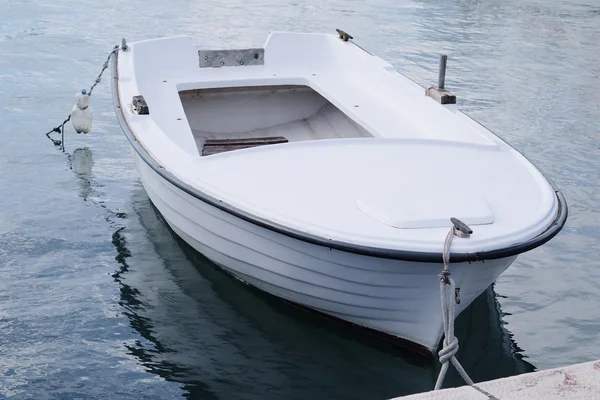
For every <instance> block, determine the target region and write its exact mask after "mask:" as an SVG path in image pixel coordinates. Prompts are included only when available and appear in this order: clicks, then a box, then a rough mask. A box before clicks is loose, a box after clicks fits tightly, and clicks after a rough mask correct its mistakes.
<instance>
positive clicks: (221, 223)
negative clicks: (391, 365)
mask: <svg viewBox="0 0 600 400" xmlns="http://www.w3.org/2000/svg"><path fill="white" fill-rule="evenodd" d="M113 98H114V103H115V111H116V114H117V118H118V120H119V122H120V124H121V127H122V129H123V132H124V133H125V135H126V137H127V138H128V139H129V141H130V143H131V145H132V147H133V149H134V157H135V165H136V168H137V170H138V172H139V175H140V177H141V181H142V183H143V186H144V188H145V190H146V192H147V194H148V196H149V197H150V199H151V201H152V202H153V203H154V205H155V206H156V207H157V209H158V210H159V211H160V213H161V214H162V215H163V217H164V218H165V220H166V221H167V222H168V224H169V225H170V227H171V228H172V229H173V231H174V232H175V233H176V234H177V235H179V236H180V237H181V238H182V239H183V240H185V241H186V242H187V243H189V244H190V245H191V246H192V247H194V248H195V249H196V250H198V251H199V252H201V253H202V254H204V255H205V256H206V257H208V258H209V259H210V260H212V261H214V262H215V263H216V264H218V265H219V266H221V267H222V268H224V269H225V270H226V271H228V272H230V273H231V274H232V275H234V276H236V277H237V278H239V279H241V280H243V281H245V282H246V283H248V284H250V285H253V286H255V287H257V288H259V289H262V290H264V291H266V292H268V293H270V294H273V295H276V296H278V297H281V298H283V299H285V300H287V301H291V302H293V303H296V304H299V305H302V306H305V307H307V308H309V309H311V310H315V311H318V312H321V313H323V314H326V315H328V316H332V317H336V318H339V319H342V320H344V321H348V322H350V323H353V324H357V325H360V326H362V327H365V328H368V329H370V330H372V331H374V332H378V333H382V334H384V335H386V336H388V337H391V338H394V339H395V340H397V341H398V342H399V343H400V344H402V345H405V346H408V347H411V348H413V349H414V350H416V351H418V352H421V353H425V354H431V353H432V352H434V351H435V350H436V348H437V347H438V344H439V342H440V339H441V336H442V332H443V329H442V313H441V311H440V294H439V290H440V287H439V279H438V274H439V273H440V271H441V269H442V266H443V264H442V251H443V248H444V239H445V237H446V235H447V233H448V231H449V229H450V227H451V226H452V224H451V222H450V218H451V217H455V218H458V219H459V220H461V221H462V222H464V223H466V224H468V225H469V226H470V227H471V228H472V230H473V234H472V235H471V237H470V238H468V239H455V240H454V243H453V244H452V247H451V255H450V262H451V267H450V269H451V273H452V277H453V279H454V281H455V282H456V285H457V288H459V289H460V300H461V301H460V304H459V305H458V306H457V313H460V312H461V311H462V310H464V309H465V308H466V307H467V306H468V305H469V304H470V303H471V302H472V301H473V300H474V299H475V298H476V297H477V296H478V295H479V294H480V293H482V292H483V291H484V290H485V289H486V288H487V287H488V286H489V285H490V284H491V283H492V282H493V281H494V280H495V279H496V278H497V277H498V276H499V275H500V274H501V273H502V272H503V271H504V270H506V268H508V266H509V265H510V264H511V263H512V262H513V261H514V260H515V258H516V257H517V255H518V254H520V253H523V252H526V251H529V250H531V249H534V248H536V247H538V246H540V245H542V244H544V243H545V242H547V241H548V240H550V239H551V238H552V237H554V236H555V235H556V234H557V233H558V232H559V231H560V230H561V228H562V227H563V225H564V223H565V221H566V218H567V206H566V203H565V199H564V197H563V196H562V194H561V193H560V191H559V190H558V189H557V188H556V187H555V186H554V185H553V184H552V183H551V182H550V181H549V180H548V179H547V178H546V177H545V176H544V174H543V173H542V172H540V171H539V170H538V169H537V168H536V167H534V166H533V165H532V164H531V163H530V162H529V161H528V160H527V159H526V158H525V157H523V156H522V155H521V154H520V153H518V152H517V151H516V150H514V149H513V148H512V147H510V146H509V145H508V144H507V143H506V142H504V141H502V140H501V139H499V138H498V137H496V136H495V135H494V134H493V133H491V132H490V131H488V130H487V129H485V128H484V127H483V126H481V125H479V124H477V123H476V122H474V121H473V120H471V119H470V118H468V117H467V116H466V115H464V114H463V113H461V112H460V111H459V110H458V109H457V106H456V105H455V104H445V105H442V104H440V103H438V102H436V101H435V100H434V99H432V98H431V97H429V96H426V95H425V90H424V89H423V88H422V87H420V86H418V85H417V84H415V83H414V82H412V81H411V80H409V79H407V78H406V77H404V76H403V75H401V74H399V73H398V72H397V71H395V70H394V68H393V67H392V66H391V65H390V64H388V63H387V62H385V61H383V60H382V59H380V58H378V57H377V56H374V55H371V54H370V53H368V52H366V51H365V50H363V49H362V48H360V47H359V46H358V45H356V44H355V43H354V42H353V41H352V40H347V37H344V35H341V34H340V35H337V34H331V35H330V34H312V33H285V32H281V33H279V32H277V33H272V34H270V35H269V37H268V39H267V41H266V43H265V45H264V47H263V48H257V49H232V50H205V49H203V48H202V47H196V46H195V44H194V42H193V40H192V38H189V37H185V36H177V37H169V38H162V39H156V40H147V41H140V42H136V43H131V44H128V45H125V44H124V45H123V46H122V47H121V48H120V49H119V50H118V51H117V53H116V54H115V57H113Z"/></svg>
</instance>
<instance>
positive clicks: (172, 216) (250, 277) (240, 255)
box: [134, 153, 516, 355]
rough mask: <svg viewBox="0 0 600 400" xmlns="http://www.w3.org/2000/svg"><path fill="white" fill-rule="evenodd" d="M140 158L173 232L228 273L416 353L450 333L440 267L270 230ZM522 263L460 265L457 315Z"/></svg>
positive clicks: (456, 269) (455, 267)
mask: <svg viewBox="0 0 600 400" xmlns="http://www.w3.org/2000/svg"><path fill="white" fill-rule="evenodd" d="M134 154H135V155H134V157H135V163H136V169H137V170H138V173H139V175H140V177H141V181H142V184H143V186H144V189H145V191H146V193H147V194H148V196H149V198H150V200H151V201H152V202H153V204H154V205H155V206H156V208H157V209H158V211H159V212H160V213H161V215H162V216H163V217H164V218H165V220H166V222H167V223H168V224H169V226H170V227H171V228H172V230H173V231H174V232H175V233H176V234H177V235H178V236H180V237H181V238H182V239H183V240H184V241H185V242H187V243H188V244H189V245H191V246H192V247H193V248H194V249H196V250H197V251H198V252H200V253H202V254H203V255H204V256H206V257H207V258H209V259H210V260H211V261H213V262H214V263H215V264H217V265H219V266H220V267H222V268H223V269H224V270H226V271H227V272H229V273H231V274H232V275H234V276H235V277H237V278H239V279H241V280H243V281H244V282H246V283H248V284H250V285H252V286H254V287H256V288H258V289H260V290H263V291H265V292H267V293H270V294H272V295H275V296H277V297H280V298H282V299H285V300H287V301H290V302H293V303H296V304H299V305H302V306H304V307H308V308H310V309H312V310H315V311H318V312H320V313H323V314H326V315H328V316H332V317H335V318H338V319H341V320H344V321H347V322H350V323H353V324H356V325H359V326H362V327H365V328H368V329H370V330H373V331H376V332H378V333H382V334H384V335H386V336H388V337H391V338H393V339H396V340H397V341H398V343H399V344H401V345H403V346H405V347H408V348H411V349H412V350H415V351H417V352H420V353H423V354H426V355H431V354H432V353H434V352H435V350H436V348H437V347H438V344H439V342H440V339H441V337H442V332H443V328H442V313H441V306H440V293H439V290H440V287H439V279H438V274H439V272H440V271H441V269H442V267H443V266H442V264H441V263H434V262H414V261H403V260H394V259H387V258H380V257H374V256H368V255H361V254H356V253H351V252H346V251H342V250H337V249H333V248H329V247H325V246H321V245H317V244H313V243H309V242H306V241H302V240H299V239H296V238H293V237H290V236H286V235H284V234H281V233H278V232H274V231H272V230H268V229H266V228H264V227H261V226H259V225H258V224H253V223H251V222H249V221H246V220H243V219H241V218H239V217H237V216H235V215H232V214H230V213H228V212H226V211H224V210H222V209H219V208H217V207H215V206H213V205H210V204H208V203H206V202H204V201H202V200H200V199H198V198H196V197H193V196H191V195H190V194H188V193H186V192H184V191H183V190H181V189H179V188H178V187H176V186H175V185H173V184H172V183H170V182H169V181H167V180H166V179H164V178H163V177H162V176H161V175H159V174H158V173H157V172H156V171H155V170H154V169H153V168H151V167H150V166H149V165H148V164H146V162H145V161H144V160H143V159H142V158H141V157H140V156H139V154H137V153H134ZM442 245H443V244H442V243H440V246H442ZM515 258H516V256H510V257H506V258H499V259H494V260H486V261H477V262H470V263H468V262H466V263H453V264H452V265H451V272H452V277H453V278H454V280H455V282H456V285H457V287H458V288H460V300H461V301H460V304H459V305H457V315H458V313H460V312H462V311H463V310H464V309H465V308H466V307H468V305H469V304H471V302H473V300H475V298H476V297H477V296H478V295H479V294H481V293H482V292H483V291H484V290H485V289H486V288H487V287H488V286H489V285H490V284H491V283H492V282H493V281H494V280H495V279H496V278H497V277H498V276H499V275H500V274H501V273H502V272H504V271H505V270H506V269H507V268H508V267H509V266H510V264H511V263H512V262H513V261H514V259H515Z"/></svg>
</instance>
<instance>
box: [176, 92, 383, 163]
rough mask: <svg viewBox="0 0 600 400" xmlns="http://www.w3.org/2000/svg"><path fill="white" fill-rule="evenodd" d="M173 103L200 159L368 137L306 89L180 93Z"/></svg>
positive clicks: (324, 100) (338, 111) (351, 121)
mask: <svg viewBox="0 0 600 400" xmlns="http://www.w3.org/2000/svg"><path fill="white" fill-rule="evenodd" d="M179 97H180V99H181V103H182V105H183V109H184V111H185V114H186V118H187V120H188V122H189V125H190V128H191V130H192V133H193V135H194V140H195V142H196V146H197V147H198V152H199V153H200V154H201V155H202V156H210V155H213V154H217V153H221V152H225V151H231V150H237V149H242V148H248V147H255V146H263V145H271V144H278V143H287V142H298V141H305V140H319V139H332V138H368V137H373V135H371V134H370V133H369V132H368V131H367V130H365V129H364V128H363V127H361V126H360V125H358V124H357V123H356V122H354V121H353V120H352V119H350V118H349V117H348V116H347V115H346V114H344V113H343V112H342V111H340V110H339V109H338V108H337V107H335V106H334V105H333V104H331V103H330V102H329V101H328V100H327V99H325V98H324V97H323V96H321V95H320V94H319V93H317V92H316V91H314V90H313V89H312V88H310V87H308V86H301V85H276V86H275V85H274V86H245V87H229V88H211V89H196V90H185V91H180V92H179Z"/></svg>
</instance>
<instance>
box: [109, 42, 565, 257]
mask: <svg viewBox="0 0 600 400" xmlns="http://www.w3.org/2000/svg"><path fill="white" fill-rule="evenodd" d="M121 51H123V50H118V51H117V52H115V54H114V57H112V60H111V69H112V98H113V106H114V108H115V114H116V116H117V120H118V121H119V124H120V125H121V129H122V130H123V133H124V134H125V137H127V139H128V140H129V143H130V144H131V146H132V147H133V148H134V150H135V151H136V152H137V154H138V155H139V156H140V158H141V159H142V160H143V161H144V162H145V163H146V164H148V166H149V167H150V168H152V169H153V170H154V171H155V172H156V173H157V174H159V175H160V176H161V177H162V178H163V179H165V180H167V181H168V182H169V183H171V184H172V185H174V186H175V187H177V188H179V189H181V190H183V191H184V192H186V193H187V194H189V195H190V196H192V197H195V198H197V199H198V200H200V201H203V202H205V203H207V204H209V205H211V206H213V207H216V208H218V209H220V210H222V211H225V212H227V213H229V214H231V215H233V216H236V217H238V218H240V219H242V220H244V221H247V222H250V223H252V224H254V225H257V226H260V227H262V228H265V229H268V230H271V231H274V232H277V233H280V234H282V235H285V236H288V237H291V238H294V239H298V240H301V241H303V242H307V243H311V244H314V245H317V246H323V247H326V248H329V249H335V250H340V251H344V252H348V253H353V254H360V255H364V256H371V257H378V258H386V259H392V260H402V261H416V262H428V263H441V262H443V259H442V253H441V252H417V251H411V250H394V249H386V248H379V247H371V246H361V245H355V244H350V243H346V242H343V241H337V240H333V239H327V238H324V237H321V236H317V235H312V234H309V233H306V232H302V231H299V230H296V229H293V228H290V227H287V226H285V225H281V224H277V223H275V222H273V221H270V220H268V219H265V218H261V217H258V216H256V215H253V214H251V213H248V212H246V211H244V210H241V209H238V208H236V207H234V206H232V205H230V204H227V203H225V202H223V201H222V200H220V199H218V198H215V197H213V196H211V195H209V194H207V193H204V192H203V191H202V190H199V189H198V188H196V187H193V186H191V185H188V184H187V183H185V182H183V181H182V180H181V179H179V178H178V177H177V176H175V175H173V174H172V173H171V172H169V171H168V170H166V169H165V168H164V167H163V166H162V165H160V164H158V163H157V162H156V160H154V159H153V158H152V157H151V156H150V154H149V153H148V151H147V150H146V149H145V148H144V146H143V145H142V144H141V143H140V142H139V141H138V140H137V138H136V136H135V134H134V133H133V131H132V130H131V128H130V126H129V124H128V123H127V120H126V119H125V116H124V114H123V110H122V106H121V103H120V100H119V85H118V59H119V53H120V52H121ZM532 165H533V164H532ZM536 168H537V167H536ZM538 170H539V171H540V172H541V173H542V174H543V175H544V176H545V177H546V175H545V174H544V173H543V172H542V171H541V170H540V169H539V168H538ZM546 179H547V180H548V182H549V183H550V185H551V186H552V188H553V189H554V192H555V194H556V198H557V200H558V213H557V216H556V218H555V219H554V221H553V222H552V223H551V224H550V225H549V226H548V228H546V230H545V231H544V232H542V233H540V234H539V235H537V236H535V237H533V238H531V239H529V240H527V241H524V242H520V243H515V244H513V245H510V246H507V247H504V248H502V249H497V250H491V251H483V252H475V253H451V254H450V262H451V263H458V262H474V261H482V260H492V259H498V258H505V257H511V256H514V255H518V254H521V253H524V252H527V251H530V250H533V249H535V248H536V247H539V246H541V245H543V244H544V243H546V242H548V241H549V240H550V239H552V238H553V237H554V236H556V235H557V234H558V233H559V232H560V230H561V229H562V227H563V226H564V224H565V222H566V220H567V214H568V209H567V203H566V200H565V198H564V196H563V194H562V192H561V191H560V190H559V189H558V188H557V186H556V185H555V184H554V182H552V181H551V180H550V179H548V177H546Z"/></svg>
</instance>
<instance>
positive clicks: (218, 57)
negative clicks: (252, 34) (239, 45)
mask: <svg viewBox="0 0 600 400" xmlns="http://www.w3.org/2000/svg"><path fill="white" fill-rule="evenodd" d="M198 57H199V58H200V68H207V67H213V68H214V67H236V66H238V67H239V66H245V65H263V64H264V62H265V50H264V49H238V50H198Z"/></svg>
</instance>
